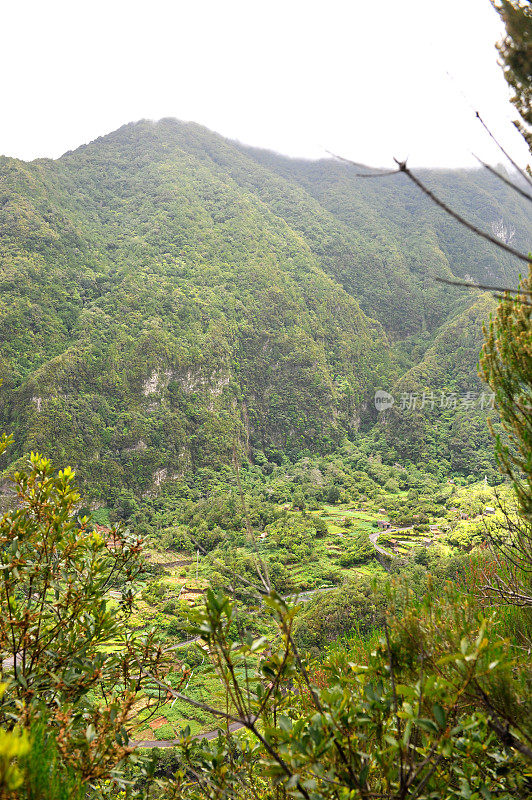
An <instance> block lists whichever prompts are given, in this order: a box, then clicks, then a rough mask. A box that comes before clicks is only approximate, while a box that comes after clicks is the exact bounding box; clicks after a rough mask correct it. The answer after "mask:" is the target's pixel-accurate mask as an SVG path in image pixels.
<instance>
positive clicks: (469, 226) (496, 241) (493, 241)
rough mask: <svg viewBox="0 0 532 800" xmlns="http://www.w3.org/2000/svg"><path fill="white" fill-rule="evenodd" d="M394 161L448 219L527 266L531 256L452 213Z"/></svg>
mask: <svg viewBox="0 0 532 800" xmlns="http://www.w3.org/2000/svg"><path fill="white" fill-rule="evenodd" d="M394 160H395V162H396V164H398V166H399V171H400V172H404V174H405V175H406V176H407V177H408V178H409V179H410V180H411V181H412V183H414V184H415V185H416V186H417V187H418V189H421V191H422V192H423V193H424V194H426V195H427V197H428V198H430V199H431V200H432V202H433V203H435V204H436V205H437V206H439V207H440V208H441V209H442V210H443V211H445V213H446V214H449V216H450V217H452V218H453V219H455V220H456V221H457V222H459V223H460V225H463V226H464V227H465V228H467V229H468V230H470V231H471V232H472V233H475V234H476V235H477V236H480V237H481V238H482V239H486V241H488V242H491V244H494V245H495V246H496V247H499V248H500V249H501V250H505V251H506V252H507V253H510V254H511V255H513V256H515V257H516V258H519V259H520V260H521V261H524V262H525V263H527V264H528V263H529V262H530V260H531V256H530V255H525V254H524V253H521V252H520V251H519V250H516V249H515V248H514V247H510V245H508V244H505V243H504V242H502V241H501V240H500V239H498V238H497V237H495V236H491V234H489V233H486V231H483V230H481V229H480V228H477V226H476V225H473V223H472V222H468V220H467V219H465V218H464V217H462V216H460V214H457V213H456V211H454V210H453V209H452V208H451V207H450V206H448V205H447V203H444V202H443V200H440V198H439V197H437V196H436V195H435V194H434V192H432V191H431V190H430V189H429V188H428V187H427V186H425V184H424V183H422V182H421V181H420V180H419V178H418V177H416V176H415V175H414V174H413V173H412V172H411V170H410V169H409V168H408V167H407V166H406V161H398V160H397V159H394Z"/></svg>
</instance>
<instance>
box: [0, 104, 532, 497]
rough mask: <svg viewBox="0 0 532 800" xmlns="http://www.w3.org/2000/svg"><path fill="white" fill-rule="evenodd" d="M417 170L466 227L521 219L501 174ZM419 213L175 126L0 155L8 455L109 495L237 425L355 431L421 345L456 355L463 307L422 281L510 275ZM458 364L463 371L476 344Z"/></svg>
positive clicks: (330, 176)
mask: <svg viewBox="0 0 532 800" xmlns="http://www.w3.org/2000/svg"><path fill="white" fill-rule="evenodd" d="M428 179H432V180H436V181H439V185H440V184H441V186H442V190H445V191H447V193H449V192H450V193H451V194H453V193H454V196H455V197H456V198H457V202H459V203H461V204H462V205H464V204H465V205H468V211H470V213H471V215H472V216H473V217H474V219H475V220H476V221H479V220H480V221H481V222H482V223H483V224H484V223H485V224H488V223H489V221H490V219H491V217H492V216H493V218H494V219H495V218H498V217H499V216H501V217H502V218H503V219H505V220H506V219H508V218H510V219H513V220H515V227H516V233H515V237H516V243H519V244H521V243H522V240H523V239H524V238H525V221H526V214H525V211H524V210H523V208H522V206H521V205H519V203H517V201H515V200H514V197H513V195H511V196H510V195H509V193H508V192H507V190H506V189H504V191H501V190H500V187H499V188H498V189H493V187H492V186H491V184H490V183H489V181H486V180H485V176H480V174H479V173H473V175H469V173H465V174H464V173H460V174H459V175H454V174H447V173H445V174H442V175H438V176H435V177H434V176H428ZM453 181H454V182H453ZM377 183H378V185H377ZM479 186H480V189H479ZM503 188H504V187H503ZM492 190H493V196H492V195H491V192H492ZM490 203H491V205H490ZM421 206H422V200H420V198H419V197H417V196H415V195H414V194H413V193H412V190H411V187H409V186H405V185H404V184H401V183H400V182H396V183H394V184H389V185H387V186H386V187H384V186H383V185H382V181H380V180H379V181H378V182H373V181H366V182H365V183H364V184H363V185H362V186H361V185H360V181H359V182H358V183H357V181H356V180H355V179H354V178H353V177H352V175H351V172H350V168H349V167H346V166H345V165H338V164H335V163H329V162H327V163H324V162H316V163H310V162H301V161H291V160H289V159H283V158H282V157H280V156H276V155H274V154H269V153H261V152H260V151H256V150H252V149H250V148H245V147H242V146H240V145H237V144H235V143H233V142H228V141H227V140H224V139H223V138H222V137H220V136H218V135H216V134H213V133H211V132H209V131H207V130H206V129H204V128H201V127H200V126H197V125H193V124H184V123H180V122H178V121H176V120H161V121H160V122H158V123H151V122H146V121H143V122H140V123H135V124H130V125H126V126H124V127H123V128H121V129H119V130H118V131H115V132H114V133H112V134H110V135H108V136H105V137H103V138H101V139H98V140H96V141H95V142H92V143H91V144H89V145H87V146H84V147H81V148H79V149H78V150H76V151H74V152H72V153H67V154H65V155H64V156H63V157H62V158H60V159H58V160H57V161H51V160H47V159H40V160H38V161H35V162H32V163H30V164H27V163H23V162H20V161H17V160H14V159H10V158H2V159H0V259H1V260H0V286H1V291H0V370H1V372H2V375H3V378H4V383H3V386H2V388H1V390H0V392H1V396H0V423H1V426H2V428H7V429H9V430H13V431H14V433H15V444H14V446H13V447H12V449H11V451H10V458H11V461H12V462H14V461H16V459H18V458H19V457H21V456H22V455H23V454H24V453H25V452H27V451H28V450H29V449H39V450H42V451H45V452H46V453H48V454H50V455H52V456H53V457H55V458H56V459H57V460H58V461H59V462H60V463H66V462H68V463H71V464H73V465H74V466H75V467H76V468H77V469H78V471H79V473H80V475H81V477H82V479H83V480H84V481H85V485H86V486H85V488H86V491H88V492H89V494H90V495H92V496H93V497H94V498H108V497H110V496H112V495H113V492H115V491H116V490H117V489H120V488H126V489H127V490H128V491H131V492H134V493H136V494H142V493H146V492H151V491H154V490H156V488H157V486H158V485H159V484H160V483H161V482H162V481H164V480H170V479H172V478H175V477H177V476H180V475H182V474H183V473H184V472H186V471H187V470H188V469H190V468H199V467H204V466H210V467H212V466H216V464H220V463H227V462H228V461H230V460H231V458H232V453H233V447H234V443H235V439H237V438H238V439H239V440H240V441H241V442H243V443H244V445H245V446H246V447H247V450H248V452H249V453H252V452H253V450H254V449H265V450H266V452H273V451H275V450H276V449H283V450H285V451H287V452H289V453H294V454H297V453H302V452H303V451H305V450H310V451H324V450H331V449H333V448H334V447H335V446H336V445H337V444H338V442H339V441H340V440H341V439H342V437H343V436H344V435H345V434H348V435H351V436H356V435H357V430H358V429H359V426H360V425H361V424H362V427H363V428H365V429H368V428H369V427H370V426H371V424H372V423H373V422H375V419H376V411H375V409H374V407H373V404H372V398H373V393H374V391H375V389H376V388H379V387H390V386H393V385H394V384H397V381H400V380H401V379H402V378H401V376H402V375H403V374H404V373H406V375H405V377H404V380H405V381H410V380H411V377H412V375H413V374H414V372H413V371H415V369H416V367H417V366H418V365H419V368H420V369H422V368H423V367H422V364H423V363H425V362H426V360H427V359H429V360H430V358H432V355H431V353H433V352H436V353H440V351H439V350H438V348H440V350H441V353H440V355H441V356H442V361H441V365H440V369H441V370H443V372H444V373H445V376H447V370H448V369H451V367H452V365H453V364H454V363H455V362H454V360H453V358H452V355H451V354H452V347H453V346H454V342H455V338H454V337H453V336H451V337H450V338H447V339H446V338H445V333H444V332H445V330H446V328H445V326H446V325H448V324H449V321H452V320H456V319H459V317H460V314H464V313H467V312H468V309H469V308H470V306H472V304H473V303H474V302H475V300H474V298H471V297H470V295H469V294H468V293H464V292H462V291H459V290H450V289H449V288H448V287H444V286H442V285H441V284H438V283H437V282H435V281H434V280H433V278H434V276H436V275H438V276H442V277H452V276H453V275H459V276H462V275H464V274H465V273H466V272H468V271H469V272H470V273H471V274H475V276H477V277H485V276H486V275H491V276H493V277H496V278H497V279H501V280H502V279H509V278H510V277H511V278H513V277H515V274H516V269H515V265H514V264H513V263H511V262H509V261H508V260H507V259H504V258H501V259H498V254H496V253H495V254H494V253H493V251H492V250H489V251H488V249H487V248H484V247H483V245H482V246H479V244H478V241H477V240H474V241H470V240H469V239H468V240H467V241H466V240H465V239H464V237H463V233H462V231H461V230H460V229H457V228H456V226H453V227H449V225H448V224H447V220H444V221H441V220H440V219H439V218H437V217H436V216H435V214H434V210H433V209H427V208H426V207H425V208H424V209H422V207H421ZM479 258H480V261H481V266H478V269H477V272H474V266H475V264H476V263H477V261H479ZM479 318H480V317H479ZM442 326H443V327H442ZM455 335H456V334H455ZM442 337H443V338H442ZM478 340H480V330H479V332H478ZM390 342H391V343H392V344H390ZM431 348H432V349H431ZM434 348H436V350H434ZM446 348H447V349H446ZM447 356H450V362H449V363H448V361H446V360H445V358H446V357H447ZM437 357H439V356H437ZM468 358H469V360H468V361H467V366H464V368H463V369H464V370H465V372H467V370H470V369H471V366H472V364H474V362H475V361H476V344H475V345H471V346H468ZM466 360H467V359H466ZM460 369H462V368H461V367H460ZM458 372H459V373H460V374H462V373H461V372H460V370H458ZM464 374H465V373H464ZM442 380H443V381H444V382H445V380H447V377H445V378H443V377H442ZM397 385H398V384H397ZM427 425H428V426H429V427H430V425H431V423H430V420H429V421H428V422H427ZM389 431H390V436H392V438H393V437H395V439H394V441H395V444H394V446H395V447H396V449H398V452H402V453H403V457H407V453H408V452H411V453H414V451H415V443H411V444H408V441H409V440H408V438H407V437H406V438H405V437H403V433H402V432H401V426H396V428H394V426H393V425H390V426H389ZM401 437H403V438H404V441H403V444H402V445H401V442H399V441H398V438H401ZM398 445H399V447H398ZM385 446H386V447H389V446H390V445H389V442H388V441H387V443H386V444H383V447H385ZM401 447H402V450H401ZM409 448H410V450H409ZM415 452H421V451H419V448H418V450H416V451H415ZM466 461H467V460H466ZM457 463H458V462H457ZM3 466H4V467H8V466H9V464H8V463H7V462H5V463H4V465H3ZM466 466H467V468H469V461H467V465H466ZM466 466H464V469H465V468H466Z"/></svg>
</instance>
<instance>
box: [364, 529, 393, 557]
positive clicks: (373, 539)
mask: <svg viewBox="0 0 532 800" xmlns="http://www.w3.org/2000/svg"><path fill="white" fill-rule="evenodd" d="M379 535H380V531H376V533H370V534H369V539H370V542H371V544H372V545H373V547H374V548H375V550H376V551H377V553H382V555H383V556H387V557H388V558H389V557H390V554H389V552H388V551H387V550H385V549H384V548H383V547H381V546H380V545H379V544H377V539H378V538H379Z"/></svg>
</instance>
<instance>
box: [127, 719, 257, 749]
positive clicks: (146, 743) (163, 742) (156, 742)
mask: <svg viewBox="0 0 532 800" xmlns="http://www.w3.org/2000/svg"><path fill="white" fill-rule="evenodd" d="M243 727H244V726H243V725H242V724H241V723H240V722H231V724H230V725H229V732H230V733H235V731H239V730H241V729H242V728H243ZM226 730H227V728H218V729H217V730H215V731H207V733H198V734H197V735H196V736H194V739H208V740H210V739H216V737H217V736H218V734H219V733H224V732H225V731H226ZM178 742H179V739H143V741H141V742H135V741H130V744H131V745H132V746H133V747H161V748H162V747H175V746H176V745H177V743H178Z"/></svg>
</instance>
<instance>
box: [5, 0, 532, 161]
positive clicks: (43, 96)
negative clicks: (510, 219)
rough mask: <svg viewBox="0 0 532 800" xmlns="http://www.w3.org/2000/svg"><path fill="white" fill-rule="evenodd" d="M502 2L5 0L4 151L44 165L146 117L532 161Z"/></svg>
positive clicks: (302, 141) (425, 157) (383, 154)
mask: <svg viewBox="0 0 532 800" xmlns="http://www.w3.org/2000/svg"><path fill="white" fill-rule="evenodd" d="M501 31H502V27H501V24H500V21H499V18H498V16H497V14H496V13H495V12H494V10H493V9H492V7H491V5H490V2H489V0H402V1H401V2H398V0H318V1H316V0H301V1H300V0H281V2H279V0H267V2H266V0H245V1H244V2H240V0H238V1H237V0H225V1H224V0H188V1H187V2H183V0H173V2H163V1H162V0H150V1H149V2H148V0H143V2H140V3H139V2H136V1H135V0H127V2H124V1H123V0H105V2H101V0H67V1H66V2H63V0H45V1H43V0H38V2H34V1H33V0H31V1H29V2H28V0H18V2H15V0H4V3H3V5H2V8H1V11H0V74H1V75H2V88H1V100H0V109H1V113H2V118H1V120H0V153H3V154H5V155H10V156H17V157H19V158H23V159H33V158H36V157H40V156H49V157H54V158H55V157H57V156H59V155H61V154H62V153H63V152H65V151H66V150H71V149H74V148H76V147H78V146H79V145H81V144H84V143H86V142H89V141H91V140H92V139H94V138H96V137H98V136H101V135H103V134H105V133H108V132H110V131H112V130H114V129H116V128H118V127H119V126H120V125H123V124H124V123H126V122H130V121H132V120H137V119H141V118H149V119H159V118H161V117H168V116H172V117H178V118H179V119H183V120H193V121H195V122H199V123H201V124H203V125H206V126H207V127H209V128H211V129H213V130H216V131H218V132H220V133H222V134H224V135H225V136H229V137H231V138H236V139H239V140H240V141H243V142H246V143H249V144H253V145H257V146H260V147H268V148H271V149H275V150H278V151H280V152H282V153H286V154H288V155H293V156H305V157H310V158H314V157H322V156H323V155H324V151H325V149H327V150H331V151H333V152H335V153H339V154H342V155H345V156H347V157H350V158H353V159H355V160H357V161H363V162H365V163H370V164H374V165H388V164H390V163H391V161H392V157H393V156H394V155H396V156H399V157H405V156H409V163H411V164H415V165H436V166H461V165H469V164H472V163H473V161H472V157H471V155H470V153H471V151H472V150H473V151H475V152H476V153H477V154H479V155H481V156H482V157H484V158H485V159H489V160H490V161H492V162H497V161H500V160H501V156H500V154H499V153H498V151H497V150H496V149H495V148H494V147H493V146H492V145H491V143H490V141H489V138H488V136H487V135H486V134H485V133H484V132H483V131H482V129H481V127H480V125H479V123H478V122H477V121H476V120H475V119H474V114H473V110H472V109H473V108H474V109H478V110H479V111H480V113H481V114H482V115H483V116H484V118H485V120H486V121H487V122H488V123H489V125H490V126H491V127H492V129H493V130H494V132H495V133H496V134H497V136H499V137H500V138H501V139H502V140H503V142H504V144H505V145H506V147H507V148H509V149H510V150H511V152H512V153H513V155H514V157H516V159H517V160H519V161H521V162H526V160H527V151H526V148H525V147H524V145H523V143H522V141H521V139H520V137H519V136H518V134H517V133H516V132H515V131H514V129H513V126H512V125H511V122H510V121H511V120H512V119H513V118H514V117H515V116H516V114H515V111H514V109H513V106H511V105H510V104H509V102H508V98H509V91H508V88H507V86H506V83H505V81H504V78H503V77H502V73H501V70H500V68H499V67H498V65H497V53H496V50H495V47H494V43H495V41H496V40H497V39H498V38H499V37H500V34H501Z"/></svg>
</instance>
